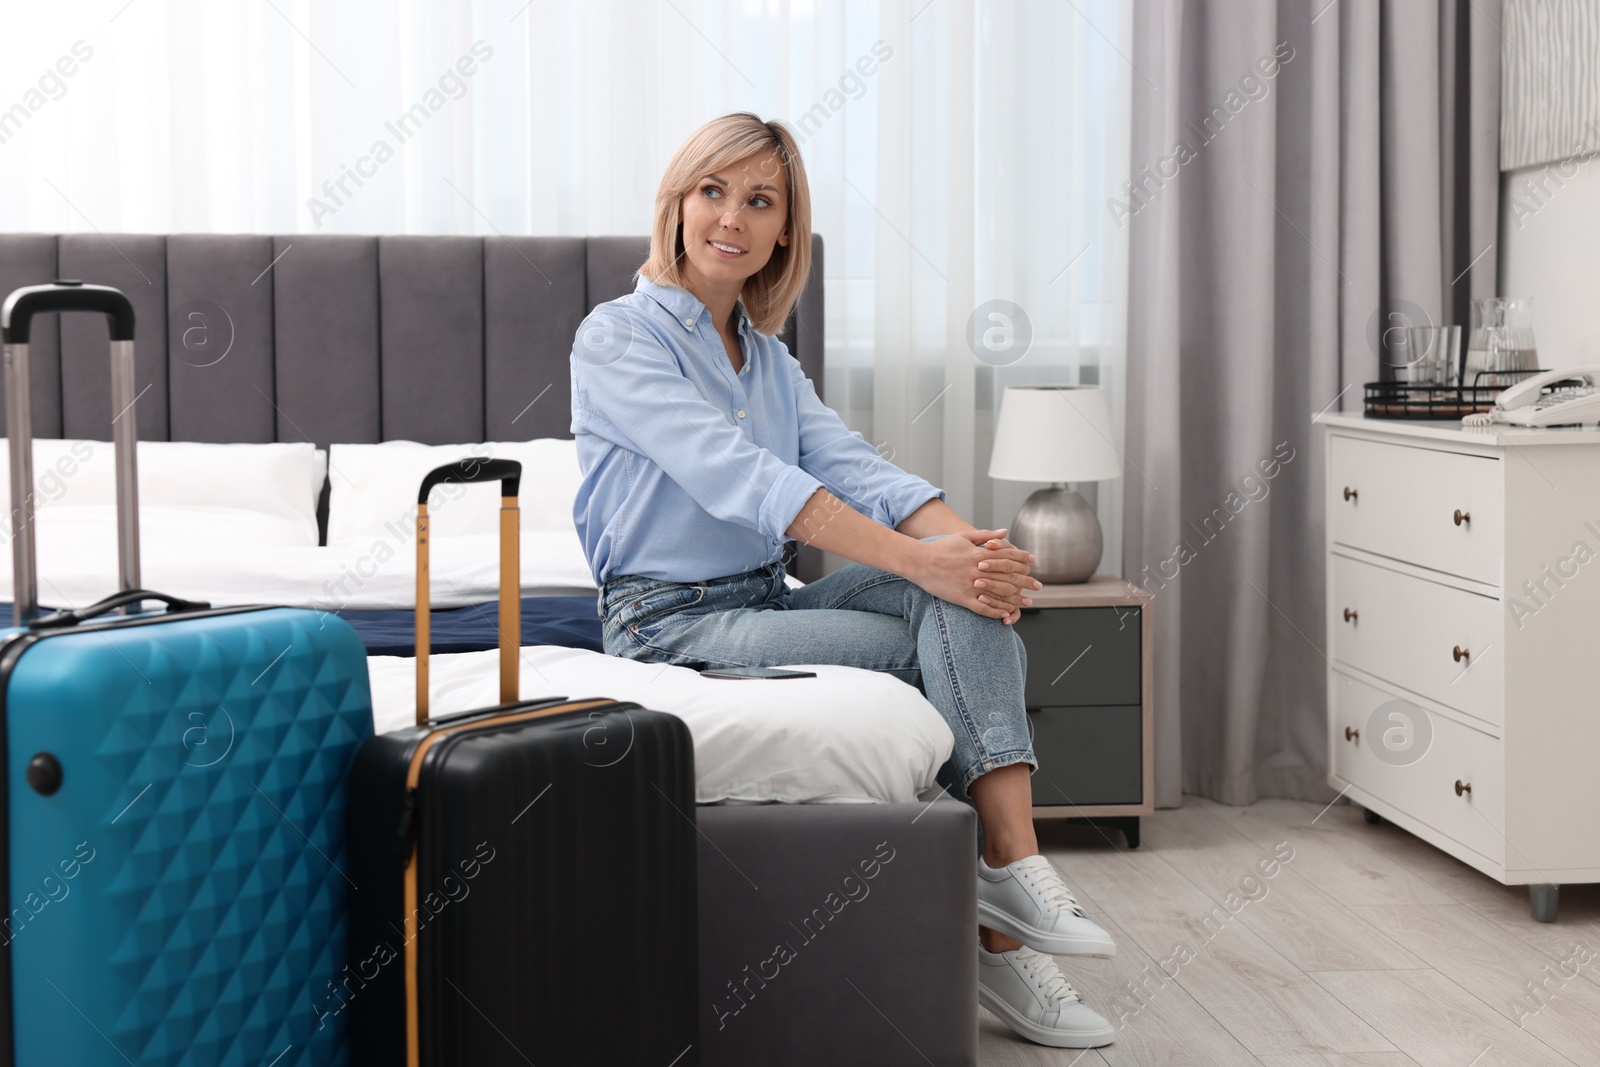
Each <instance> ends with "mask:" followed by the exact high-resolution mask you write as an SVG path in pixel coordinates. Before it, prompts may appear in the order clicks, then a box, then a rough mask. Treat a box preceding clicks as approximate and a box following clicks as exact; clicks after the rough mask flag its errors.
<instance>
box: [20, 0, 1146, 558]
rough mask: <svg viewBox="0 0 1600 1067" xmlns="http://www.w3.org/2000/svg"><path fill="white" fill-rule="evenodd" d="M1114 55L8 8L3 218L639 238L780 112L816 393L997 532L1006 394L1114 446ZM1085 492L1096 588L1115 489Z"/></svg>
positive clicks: (1032, 15) (490, 14) (1077, 12)
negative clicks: (789, 133) (1099, 411)
mask: <svg viewBox="0 0 1600 1067" xmlns="http://www.w3.org/2000/svg"><path fill="white" fill-rule="evenodd" d="M1130 37H1131V14H1130V10H1129V7H1128V3H1127V0H1076V2H1074V3H1061V2H1059V0H905V2H901V0H885V2H883V3H880V4H873V3H859V2H851V3H848V4H846V3H843V2H837V0H836V2H822V0H609V2H585V3H555V2H552V0H532V2H531V3H526V4H524V2H523V0H477V2H462V3H449V4H445V3H437V2H431V3H425V2H422V0H410V2H404V3H388V2H378V0H371V2H366V3H354V4H344V5H332V4H319V3H312V2H310V0H255V2H250V3H237V4H216V3H202V2H199V0H190V2H179V0H172V2H163V0H131V2H127V0H102V2H101V3H97V4H83V5H71V6H70V7H69V6H67V5H55V6H52V5H42V4H41V5H30V6H29V7H27V8H17V9H13V10H12V11H10V12H9V13H8V14H7V16H6V20H5V32H4V33H0V71H4V72H5V73H4V74H3V75H0V78H3V81H0V94H3V95H0V109H9V110H5V111H0V226H3V227H4V229H6V230H8V231H17V230H38V231H46V232H58V231H90V230H98V231H100V232H102V233H104V234H106V235H107V237H108V238H109V239H111V240H113V241H114V240H115V234H116V233H118V232H126V233H132V232H146V233H172V232H215V233H227V232H259V233H367V234H370V233H379V234H383V233H432V234H443V233H473V234H485V235H493V234H496V233H502V234H569V235H582V234H605V233H622V234H642V233H645V232H647V231H648V228H649V219H650V211H651V204H652V200H653V197H654V194H655V189H656V183H657V181H658V179H659V177H660V174H661V170H662V168H663V167H664V165H665V163H666V160H667V158H668V156H669V155H670V154H671V153H672V151H673V150H674V149H675V148H676V147H677V145H678V144H679V143H680V142H681V141H682V139H683V138H684V137H685V136H686V135H687V134H688V133H689V132H690V131H691V130H693V129H694V128H695V127H696V126H698V125H699V124H700V123H702V122H704V121H705V120H706V119H708V118H711V117H713V116H715V115H718V114H722V113H725V112H728V111H735V110H750V111H754V112H756V113H757V114H759V115H761V116H763V117H768V118H770V117H777V118H782V119H785V120H787V121H788V122H789V123H790V125H791V127H793V128H794V129H795V130H796V132H797V135H798V136H799V138H800V140H801V142H802V151H803V154H804V157H805V161H806V165H807V168H808V171H809V174H810V179H811V187H812V197H813V203H814V211H815V216H814V220H813V222H814V226H815V228H816V230H817V232H819V233H821V234H822V235H823V237H824V239H825V241H826V242H827V257H826V276H825V283H824V284H825V285H826V286H827V314H828V319H827V360H826V363H827V370H826V377H827V380H826V383H825V384H826V395H827V397H828V399H829V401H830V402H831V403H832V404H833V405H834V407H836V408H837V409H839V410H840V411H841V412H842V413H844V415H845V417H846V419H847V421H848V422H849V423H850V425H851V426H852V427H854V428H856V429H859V430H860V431H861V432H862V433H863V434H864V435H865V436H866V437H867V438H868V439H869V440H871V441H873V442H874V443H878V444H879V445H880V449H881V450H882V451H883V452H884V454H885V455H889V456H891V458H893V460H894V461H895V462H896V463H898V464H900V465H901V466H903V467H906V468H907V469H909V470H913V471H915V472H917V473H919V474H921V475H923V476H924V477H926V478H928V479H929V480H931V481H933V482H934V483H935V484H937V485H940V486H942V487H944V488H945V489H946V490H947V491H948V494H949V498H950V501H951V503H952V504H953V506H954V507H955V508H956V509H957V510H958V511H960V512H962V513H963V514H964V515H967V516H968V517H969V518H971V519H972V520H973V521H974V522H976V523H978V524H980V525H1007V524H1009V523H1010V522H1011V520H1012V518H1013V517H1014V516H1015V513H1016V509H1017V507H1018V506H1020V504H1021V502H1022V500H1023V499H1024V498H1025V497H1026V495H1027V493H1028V492H1030V491H1031V490H1032V489H1033V488H1036V487H1035V486H1031V485H1020V484H1014V483H1004V482H1001V483H991V482H990V481H989V479H988V478H987V477H986V474H985V472H986V470H987V467H988V460H989V449H990V443H991V440H992V437H993V432H994V414H995V410H996V408H997V407H998V402H999V396H1000V392H1001V390H1002V389H1003V387H1004V386H1006V385H1011V384H1023V383H1055V382H1063V383H1070V382H1078V381H1084V382H1095V381H1098V382H1101V383H1103V384H1104V385H1105V386H1106V387H1107V389H1108V392H1109V394H1110V399H1111V404H1112V410H1113V419H1114V426H1115V429H1116V431H1117V433H1118V436H1119V438H1120V435H1121V432H1122V410H1123V397H1122V383H1123V380H1124V375H1123V337H1124V333H1125V330H1124V311H1123V308H1124V298H1125V292H1126V262H1127V259H1126V253H1125V249H1126V230H1125V228H1121V227H1119V226H1118V225H1117V223H1116V221H1115V218H1114V214H1113V212H1112V211H1111V209H1110V208H1109V207H1108V201H1109V200H1110V199H1111V198H1112V197H1113V196H1118V195H1120V190H1119V189H1117V188H1115V187H1114V185H1113V183H1114V182H1116V181H1118V180H1120V178H1121V177H1122V172H1123V170H1124V169H1125V168H1124V166H1123V162H1124V161H1125V159H1126V158H1127V155H1128V130H1129V121H1130V120H1129V100H1130V87H1131V81H1130V79H1131V77H1133V76H1134V74H1135V72H1133V71H1132V69H1131V68H1130V67H1129V65H1128V63H1127V62H1126V61H1125V60H1124V59H1123V58H1122V56H1123V55H1125V54H1127V53H1130V52H1131V45H1130V43H1129V42H1130ZM86 52H87V53H88V57H87V58H83V56H84V54H85V53H86ZM63 57H65V58H66V59H67V60H68V62H66V63H61V62H60V60H61V59H62V58H63ZM68 69H70V70H71V73H70V74H68V73H64V71H66V70H68ZM992 301H1007V302H1009V304H1010V305H1014V306H1015V307H1016V308H1020V309H1021V310H1022V313H1023V315H1025V316H1026V324H1024V322H1023V320H1022V317H1021V316H1019V315H1017V314H1016V313H1015V312H1014V311H1012V310H1009V309H1002V310H1001V311H998V312H997V311H995V307H994V306H993V305H991V304H990V302H992ZM996 314H998V315H1000V317H998V318H997V317H995V315H996ZM975 315H976V318H975ZM969 322H975V326H976V329H977V331H978V333H979V335H980V337H981V336H982V335H983V334H984V333H985V332H986V331H998V332H991V333H990V337H991V338H999V339H1000V341H999V347H998V348H996V347H995V346H994V345H990V346H988V347H986V346H984V345H983V344H979V345H978V346H977V351H976V352H975V350H974V346H972V345H970V344H969V342H968V333H969ZM1028 335H1031V342H1030V343H1028V345H1027V347H1026V349H1025V350H1024V349H1023V346H1022V342H1023V339H1024V337H1026V336H1028ZM1007 343H1009V347H1007ZM1082 488H1083V489H1085V491H1086V493H1087V495H1089V496H1090V497H1091V499H1095V500H1096V501H1097V506H1098V507H1099V509H1100V512H1101V520H1102V523H1103V524H1104V526H1105V533H1106V556H1105V559H1104V561H1103V563H1102V569H1105V570H1110V571H1114V572H1115V571H1119V570H1120V568H1121V555H1122V551H1121V550H1122V537H1121V519H1120V511H1121V500H1122V485H1121V483H1120V482H1106V483H1101V484H1100V485H1099V486H1097V487H1092V486H1085V487H1082ZM1096 490H1097V491H1096Z"/></svg>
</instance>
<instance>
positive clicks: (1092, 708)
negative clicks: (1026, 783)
mask: <svg viewBox="0 0 1600 1067" xmlns="http://www.w3.org/2000/svg"><path fill="white" fill-rule="evenodd" d="M1030 595H1031V597H1032V599H1033V607H1031V608H1024V609H1023V611H1022V618H1020V619H1018V620H1017V622H1016V629H1017V634H1018V636H1020V637H1021V638H1022V642H1023V644H1024V645H1025V646H1026V647H1027V650H1028V676H1027V679H1026V682H1025V692H1026V697H1025V700H1026V704H1027V709H1028V732H1029V734H1030V736H1031V737H1032V739H1033V753H1034V756H1035V757H1036V758H1037V759H1038V761H1039V769H1038V770H1037V771H1036V772H1034V774H1033V778H1032V783H1033V817H1034V818H1035V819H1063V818H1065V819H1080V820H1083V821H1085V822H1089V823H1092V824H1095V825H1099V826H1103V827H1109V828H1114V829H1119V830H1121V831H1123V833H1124V834H1126V836H1127V838H1128V847H1129V848H1138V847H1139V817H1140V816H1141V815H1150V814H1152V813H1153V812H1154V811H1155V759H1154V743H1153V740H1152V736H1151V720H1152V715H1153V704H1152V699H1151V681H1152V675H1153V671H1152V662H1153V661H1152V658H1151V651H1150V625H1151V623H1150V603H1151V601H1152V599H1154V598H1153V596H1152V595H1151V594H1150V593H1149V592H1147V591H1146V590H1143V589H1140V588H1139V587H1137V586H1135V585H1132V584H1130V583H1128V582H1125V581H1123V580H1122V579H1121V578H1118V577H1115V576H1114V575H1110V574H1097V575H1095V576H1094V577H1093V578H1091V579H1090V580H1089V581H1087V582H1083V583H1080V584H1077V585H1047V586H1045V587H1044V588H1043V589H1041V590H1039V591H1038V592H1036V593H1032V594H1030Z"/></svg>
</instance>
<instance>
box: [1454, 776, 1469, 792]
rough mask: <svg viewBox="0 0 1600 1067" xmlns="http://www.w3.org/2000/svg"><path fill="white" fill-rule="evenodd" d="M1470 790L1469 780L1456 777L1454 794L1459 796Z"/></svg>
mask: <svg viewBox="0 0 1600 1067" xmlns="http://www.w3.org/2000/svg"><path fill="white" fill-rule="evenodd" d="M1470 792H1472V783H1471V782H1463V781H1462V780H1461V779H1459V778H1457V779H1456V796H1460V795H1461V794H1463V793H1470Z"/></svg>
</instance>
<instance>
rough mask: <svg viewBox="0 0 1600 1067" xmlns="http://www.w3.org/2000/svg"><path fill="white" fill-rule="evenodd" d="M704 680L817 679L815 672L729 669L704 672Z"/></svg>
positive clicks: (759, 668)
mask: <svg viewBox="0 0 1600 1067" xmlns="http://www.w3.org/2000/svg"><path fill="white" fill-rule="evenodd" d="M700 676H701V677H702V678H815V677H816V676H817V673H816V672H815V671H790V670H784V669H783V668H782V667H729V668H727V669H726V670H720V671H714V670H710V669H707V670H703V671H701V672H700Z"/></svg>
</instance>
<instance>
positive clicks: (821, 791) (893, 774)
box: [367, 645, 955, 804]
mask: <svg viewBox="0 0 1600 1067" xmlns="http://www.w3.org/2000/svg"><path fill="white" fill-rule="evenodd" d="M367 663H368V669H369V673H370V674H371V678H372V707H373V718H374V722H375V725H376V727H377V730H378V732H379V733H385V732H388V731H390V730H397V729H401V728H403V727H405V726H409V725H411V724H412V723H414V722H415V720H416V712H415V708H416V704H415V698H416V661H415V660H413V659H410V658H401V657H397V656H374V657H372V658H371V659H369V660H368V661H367ZM498 665H499V653H498V652H494V651H489V652H466V653H460V654H457V655H446V656H434V657H432V658H431V659H430V660H429V664H428V667H429V674H430V675H431V685H430V687H429V688H430V690H431V694H430V710H431V712H432V713H433V714H434V715H444V714H448V713H450V712H452V711H466V710H469V709H471V708H480V707H490V706H492V705H494V704H496V703H498V702H499V701H498V697H497V685H498V677H499V675H498ZM797 666H799V665H797ZM804 666H805V669H806V670H811V671H816V672H817V677H816V678H793V679H783V680H756V679H744V680H739V681H732V680H718V679H711V678H702V677H700V675H699V674H697V673H695V672H694V671H692V670H689V669H688V668H687V667H674V666H670V665H666V664H656V663H639V662H636V661H634V660H626V659H621V658H618V657H616V656H604V655H601V654H600V653H598V652H590V651H587V650H585V649H577V648H559V647H556V646H554V645H535V646H530V647H528V648H524V649H523V650H522V672H521V678H522V696H523V698H524V699H527V700H532V699H536V698H538V697H539V696H541V695H548V696H566V697H571V698H573V699H582V698H584V697H599V696H603V697H610V698H612V699H615V700H631V701H633V702H635V703H637V704H639V705H640V706H642V707H646V708H651V709H654V710H657V711H666V712H670V713H672V714H674V715H676V716H678V717H679V718H681V719H682V720H683V721H684V723H685V724H687V725H688V727H689V732H690V733H691V734H692V735H693V737H694V761H695V802H696V803H699V804H714V803H718V802H725V801H739V802H747V803H748V802H755V803H761V802H783V803H791V804H800V803H811V804H862V803H885V804H888V803H910V802H912V801H914V800H916V798H917V795H918V794H919V793H920V792H922V791H923V790H925V789H927V788H928V787H929V786H931V785H933V784H934V779H935V777H936V776H937V774H938V772H939V767H940V766H941V765H942V764H943V763H944V761H945V760H947V759H948V758H949V757H950V751H951V749H952V748H953V747H954V744H955V741H954V738H953V737H952V736H951V734H950V728H949V727H948V726H946V725H945V722H944V719H942V718H941V717H940V715H939V712H938V711H937V710H936V709H935V708H934V706H933V705H932V704H930V703H928V701H927V699H926V698H924V697H923V695H922V694H921V693H920V692H918V691H917V689H916V687H914V686H911V685H908V684H906V683H905V682H902V681H900V680H899V679H898V678H894V677H892V676H890V675H887V674H881V673H878V672H874V671H865V670H860V669H858V668H855V667H835V666H829V665H821V666H811V665H804ZM619 740H621V741H624V742H625V740H626V739H619Z"/></svg>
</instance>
